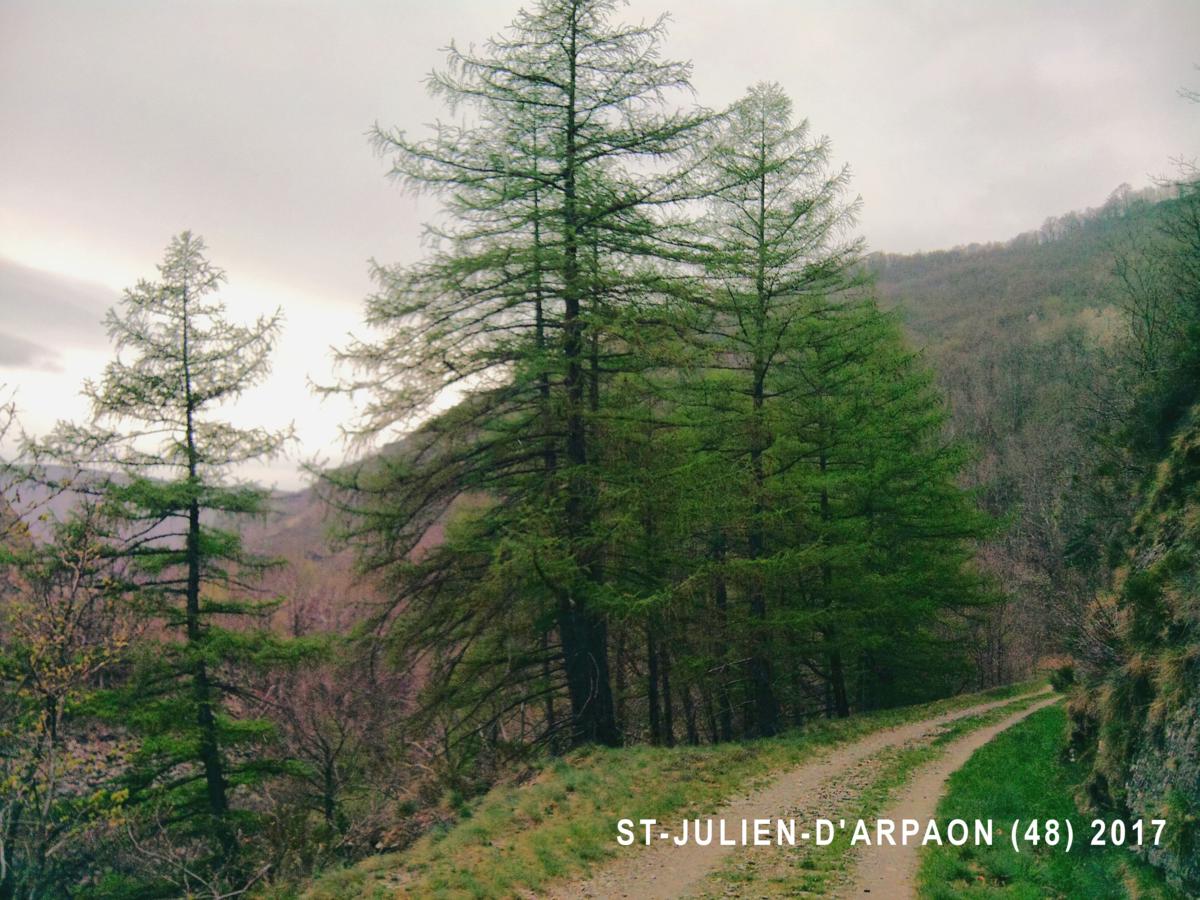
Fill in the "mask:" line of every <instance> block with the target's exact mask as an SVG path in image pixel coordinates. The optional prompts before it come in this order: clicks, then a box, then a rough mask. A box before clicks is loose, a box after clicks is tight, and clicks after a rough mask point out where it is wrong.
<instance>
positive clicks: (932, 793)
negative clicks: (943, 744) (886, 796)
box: [836, 697, 1058, 900]
mask: <svg viewBox="0 0 1200 900" xmlns="http://www.w3.org/2000/svg"><path fill="white" fill-rule="evenodd" d="M1057 701H1058V697H1049V698H1047V699H1046V700H1043V701H1041V702H1040V703H1035V704H1033V705H1032V706H1028V707H1026V708H1025V709H1023V710H1021V711H1020V712H1017V713H1014V714H1013V715H1011V716H1009V717H1008V718H1006V719H1003V720H1001V721H1000V722H997V723H996V724H994V725H988V726H986V727H984V728H979V729H976V730H975V731H972V732H970V733H969V734H966V735H964V736H963V737H961V738H959V739H958V740H957V741H955V742H954V743H952V744H950V745H949V746H948V747H947V748H946V751H945V752H944V753H943V754H942V755H941V756H939V757H938V758H937V759H935V760H934V761H933V762H931V763H929V764H928V765H926V766H923V767H922V768H921V769H920V770H918V772H917V774H916V777H915V778H914V779H913V780H912V782H910V783H909V784H908V785H906V786H905V787H904V789H903V791H902V793H901V795H900V796H899V797H898V798H897V799H896V800H895V802H893V803H892V804H891V806H889V807H888V808H887V809H885V810H884V811H883V812H881V813H880V814H879V818H880V819H891V820H892V821H893V822H897V823H898V822H899V821H900V820H901V819H915V820H916V821H918V822H926V821H928V820H929V819H932V818H933V817H934V812H935V811H936V810H937V805H938V801H939V800H940V799H941V797H942V794H943V793H944V792H945V789H946V779H947V778H949V777H950V776H951V775H952V774H953V773H954V772H956V771H957V770H958V769H959V768H961V767H962V765H963V764H964V763H965V762H966V761H967V760H968V759H970V758H971V754H972V753H974V752H975V751H976V750H978V749H979V748H980V747H982V746H983V745H984V744H986V743H987V742H988V741H990V740H991V739H992V738H994V737H995V736H996V735H998V734H999V733H1000V732H1002V731H1004V730H1005V729H1006V728H1009V727H1011V726H1013V725H1016V724H1017V723H1018V722H1020V721H1021V720H1022V719H1024V718H1025V717H1026V716H1029V715H1032V714H1033V713H1035V712H1037V711H1038V710H1039V709H1043V708H1045V707H1047V706H1050V705H1051V704H1053V703H1056V702H1057ZM897 829H899V825H897ZM920 851H921V848H920V846H919V845H910V846H907V847H906V846H896V847H892V846H888V845H884V846H882V847H865V848H863V849H862V853H861V855H860V856H859V858H858V859H857V861H856V863H855V867H854V875H853V881H852V882H851V886H850V887H847V888H844V889H840V890H838V891H837V893H836V896H838V897H868V896H869V897H887V898H889V900H892V898H895V900H900V898H908V897H916V896H917V891H916V878H917V864H918V862H919V856H920Z"/></svg>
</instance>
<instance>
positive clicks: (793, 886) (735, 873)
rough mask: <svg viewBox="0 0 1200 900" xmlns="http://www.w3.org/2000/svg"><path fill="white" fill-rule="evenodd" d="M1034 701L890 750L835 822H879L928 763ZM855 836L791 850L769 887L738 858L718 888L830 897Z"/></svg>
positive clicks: (722, 873)
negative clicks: (957, 742) (747, 885)
mask: <svg viewBox="0 0 1200 900" xmlns="http://www.w3.org/2000/svg"><path fill="white" fill-rule="evenodd" d="M1041 699H1042V698H1041V697H1032V698H1029V699H1027V700H1022V701H1020V702H1016V703H1009V704H1006V705H1004V706H1001V707H998V708H997V709H993V710H989V711H988V712H984V713H978V714H976V715H971V716H965V717H963V718H961V719H958V720H956V721H954V722H951V723H949V724H947V725H945V726H944V727H943V728H942V730H941V731H940V732H938V734H937V735H936V736H935V737H934V738H933V739H932V740H929V741H928V742H927V743H920V744H917V745H915V746H902V747H895V748H891V749H889V750H885V751H884V752H883V753H881V754H880V755H879V757H878V760H879V766H878V773H879V774H878V776H877V777H876V778H874V779H872V781H871V782H870V783H869V784H867V785H866V786H864V787H863V789H862V790H861V792H860V793H858V794H857V795H856V796H854V798H853V799H852V801H851V805H850V806H847V807H845V808H844V809H838V810H837V811H836V814H835V815H834V816H833V817H834V818H845V819H846V820H847V821H851V820H854V819H873V818H875V817H876V816H877V815H879V813H880V812H882V811H883V809H884V808H885V807H886V806H887V805H888V804H889V803H891V802H892V800H893V799H894V798H895V797H896V795H897V794H898V793H899V792H900V789H901V788H903V787H904V786H905V785H906V784H908V782H909V780H910V779H911V777H912V775H913V773H914V772H915V771H916V770H917V769H918V768H920V767H921V766H923V765H925V764H926V763H928V762H932V761H933V760H934V759H936V758H937V757H939V756H941V754H942V753H943V752H944V750H945V748H946V746H947V745H949V744H950V743H952V742H953V741H955V740H957V739H958V738H960V737H963V736H964V735H966V734H969V733H970V732H972V731H975V730H976V729H979V728H983V727H985V726H987V725H992V724H994V723H996V722H999V721H1000V720H1002V719H1006V718H1008V717H1009V716H1011V715H1012V714H1013V713H1015V712H1018V711H1020V710H1022V709H1026V708H1027V707H1029V706H1032V705H1033V704H1034V703H1037V702H1039V701H1040V700H1041ZM850 837H851V832H850V831H848V830H839V831H838V832H837V833H836V835H835V837H834V839H833V841H832V842H831V843H829V844H827V845H825V846H822V847H817V846H815V845H812V844H809V845H804V846H801V847H799V848H788V849H787V850H786V851H784V852H786V853H787V854H788V858H789V865H788V867H787V869H786V870H785V871H784V872H783V873H781V874H778V875H775V876H773V877H771V878H770V880H769V883H768V884H762V883H761V881H760V882H755V877H756V873H755V872H754V870H753V863H752V862H750V864H749V865H747V863H748V861H749V860H752V857H750V858H749V860H748V858H747V857H746V855H745V854H741V855H735V856H734V858H733V859H731V860H730V861H729V862H728V863H727V864H726V865H725V866H724V867H723V868H722V869H721V870H719V871H718V872H717V873H715V876H714V878H715V881H716V883H717V884H724V885H726V886H731V885H733V884H736V883H739V882H740V883H751V884H753V887H754V890H753V891H752V892H751V893H753V895H755V896H759V895H760V894H763V893H764V892H765V894H766V895H775V894H779V895H783V896H796V895H797V894H814V895H817V896H826V895H828V894H830V893H831V892H832V891H833V890H834V889H835V888H836V887H837V885H838V884H839V883H840V882H841V881H842V880H843V878H844V876H845V873H846V872H847V870H848V868H849V866H850V865H851V864H852V862H853V855H852V854H851V852H850Z"/></svg>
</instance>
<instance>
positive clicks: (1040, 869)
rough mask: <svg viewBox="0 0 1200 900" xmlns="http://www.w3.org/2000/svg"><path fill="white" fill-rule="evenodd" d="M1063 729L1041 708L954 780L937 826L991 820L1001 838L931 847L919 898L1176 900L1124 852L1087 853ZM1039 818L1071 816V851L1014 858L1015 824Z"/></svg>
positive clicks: (1077, 774) (1056, 716)
mask: <svg viewBox="0 0 1200 900" xmlns="http://www.w3.org/2000/svg"><path fill="white" fill-rule="evenodd" d="M1065 728H1066V722H1065V713H1064V712H1063V710H1062V709H1061V708H1060V707H1058V706H1053V707H1049V708H1047V709H1044V710H1040V711H1039V712H1036V713H1034V714H1033V715H1032V716H1030V717H1029V718H1028V719H1026V720H1025V721H1024V722H1021V723H1018V724H1017V725H1014V726H1013V727H1012V728H1010V729H1008V730H1006V731H1004V732H1002V733H1001V734H1000V735H998V736H997V737H996V738H995V739H994V740H992V741H991V742H989V743H988V744H986V745H985V746H983V747H981V748H980V749H979V750H978V751H976V752H975V753H974V754H973V755H972V756H971V759H970V760H969V761H968V762H967V764H966V765H965V766H963V767H962V768H961V769H959V770H958V771H957V772H955V773H954V774H953V775H952V776H951V777H950V781H949V783H948V785H947V791H946V795H945V796H944V797H943V798H942V801H941V803H939V804H938V810H937V817H938V821H939V822H945V821H947V820H949V819H952V818H961V819H966V820H968V821H969V820H971V819H974V818H980V819H989V818H990V819H992V820H993V821H994V822H995V823H996V840H995V843H994V845H993V846H991V847H974V846H970V845H966V846H963V847H950V846H944V847H937V846H932V847H928V848H926V849H925V850H924V851H923V853H922V861H921V870H920V874H919V884H920V888H921V890H920V894H921V896H922V897H929V898H931V900H950V898H957V897H963V896H970V897H982V898H986V897H1004V898H1009V900H1024V898H1029V900H1041V898H1043V897H1068V898H1075V897H1079V898H1089V900H1105V898H1113V900H1116V898H1125V897H1134V898H1149V897H1161V898H1175V897H1179V896H1180V895H1179V894H1177V893H1175V892H1173V891H1172V890H1171V889H1170V888H1168V887H1167V886H1166V885H1165V883H1164V882H1163V880H1162V879H1161V877H1160V876H1159V875H1158V874H1157V873H1156V872H1155V871H1154V870H1153V869H1151V868H1150V867H1149V866H1148V865H1146V864H1145V863H1143V862H1142V861H1141V860H1140V859H1138V858H1137V857H1136V856H1134V854H1133V853H1132V852H1130V851H1129V850H1128V849H1125V848H1120V847H1092V846H1091V845H1090V843H1089V838H1090V836H1091V829H1090V828H1089V827H1088V826H1089V823H1090V821H1091V817H1088V816H1083V815H1081V814H1080V813H1079V811H1078V810H1077V809H1076V808H1075V802H1074V799H1073V796H1074V791H1075V785H1076V784H1077V783H1078V782H1079V781H1080V779H1081V778H1082V772H1081V771H1079V768H1078V766H1076V765H1074V764H1071V763H1069V762H1066V761H1065V760H1064V758H1063V754H1062V750H1063V743H1064V739H1063V735H1064V733H1065ZM1035 817H1036V818H1038V819H1040V820H1047V819H1051V818H1053V819H1058V820H1060V821H1062V820H1065V819H1068V818H1069V819H1070V820H1071V822H1072V824H1073V826H1074V830H1075V842H1074V846H1073V847H1072V849H1071V851H1070V852H1069V853H1066V852H1063V850H1062V847H1061V846H1060V847H1058V848H1048V847H1046V846H1044V845H1043V846H1039V847H1037V848H1032V847H1028V846H1027V845H1026V844H1024V843H1022V845H1021V852H1020V853H1017V852H1015V851H1014V850H1013V848H1012V845H1011V844H1010V843H1009V841H1010V837H1009V833H1008V827H1009V825H1010V824H1011V823H1012V821H1013V820H1015V819H1019V820H1021V823H1022V824H1021V825H1020V826H1019V830H1020V831H1022V832H1024V830H1025V828H1026V827H1027V823H1028V822H1029V821H1030V820H1031V819H1033V818H1035ZM1002 832H1003V833H1002Z"/></svg>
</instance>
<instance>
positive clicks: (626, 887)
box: [545, 691, 1045, 900]
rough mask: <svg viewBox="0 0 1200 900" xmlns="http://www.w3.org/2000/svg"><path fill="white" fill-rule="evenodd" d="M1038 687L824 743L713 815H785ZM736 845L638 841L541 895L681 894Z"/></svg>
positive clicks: (730, 829)
mask: <svg viewBox="0 0 1200 900" xmlns="http://www.w3.org/2000/svg"><path fill="white" fill-rule="evenodd" d="M1041 693H1045V691H1042V692H1034V693H1032V694H1025V695H1022V696H1020V697H1009V698H1007V699H1004V700H996V701H992V702H989V703H981V704H977V705H975V706H969V707H965V708H963V709H957V710H954V711H952V712H948V713H943V714H942V715H939V716H934V717H932V718H929V719H923V720H921V721H919V722H912V723H909V724H907V725H898V726H896V727H893V728H885V729H881V730H880V731H876V732H872V733H871V734H868V735H865V736H864V737H861V738H859V739H858V740H856V741H853V742H850V743H847V744H843V745H841V746H837V747H833V748H830V749H829V750H826V751H824V752H822V753H821V754H819V755H818V756H817V757H816V758H814V759H813V760H811V761H810V762H807V763H803V764H802V765H799V766H796V767H795V768H792V769H790V770H788V771H786V772H784V773H783V774H781V775H779V776H777V777H776V778H775V779H773V780H772V781H771V782H769V783H768V784H767V785H765V786H764V787H762V788H759V789H757V790H753V791H751V792H749V793H747V794H743V795H741V796H739V797H735V798H731V799H730V800H728V801H726V803H725V804H724V805H723V806H722V807H721V808H720V809H718V810H716V811H715V813H714V814H713V818H714V820H724V822H725V828H726V831H727V833H729V834H737V833H738V832H739V831H740V828H741V821H742V820H743V819H754V818H764V817H775V816H784V815H785V813H786V811H787V810H794V809H798V808H803V807H804V806H805V805H807V804H806V801H808V800H809V799H810V798H813V797H815V796H818V795H820V794H821V793H822V788H823V787H824V786H825V785H826V784H827V783H828V782H830V781H832V780H833V779H836V778H837V777H838V776H839V775H842V774H844V773H846V772H847V771H849V770H851V769H852V768H853V767H855V766H856V765H858V764H859V763H861V762H863V761H864V760H868V759H869V758H870V757H872V756H875V755H877V754H879V753H881V752H883V751H885V750H888V749H889V748H893V747H897V746H900V745H903V744H906V743H909V742H912V741H918V740H921V739H922V738H923V737H925V736H927V735H928V734H929V733H930V732H935V731H937V730H938V729H940V728H941V727H943V726H945V725H948V724H950V723H952V722H955V721H957V720H958V719H963V718H966V717H969V716H976V715H980V714H983V713H986V712H989V711H991V710H993V709H997V708H999V707H1003V706H1008V705H1010V704H1013V703H1019V702H1021V701H1022V700H1028V699H1030V698H1032V697H1036V696H1038V695H1040V694H1041ZM1006 721H1007V720H1006ZM951 746H956V745H951ZM968 755H969V754H968ZM689 818H690V817H689ZM714 827H719V826H714ZM737 849H739V848H735V847H721V846H716V845H715V843H714V845H711V846H708V847H701V846H698V845H696V844H695V843H689V844H686V845H685V846H682V847H677V846H675V844H674V843H672V842H669V841H665V842H656V843H654V844H652V845H651V846H649V847H646V846H643V845H640V844H637V845H635V846H633V847H631V848H629V850H627V851H626V852H624V853H623V855H621V856H619V857H617V859H615V860H614V861H612V862H610V863H608V864H607V865H605V866H603V867H602V868H601V869H600V870H599V871H597V872H596V873H595V874H594V875H593V876H592V877H591V878H588V879H586V880H582V881H572V882H569V883H567V884H563V885H560V886H559V887H557V888H556V889H553V890H551V891H550V892H548V893H547V894H546V895H545V896H547V897H553V898H560V900H568V898H579V897H587V898H602V897H603V898H610V897H611V898H637V900H643V898H645V900H652V898H671V897H682V896H687V895H688V894H689V893H691V892H693V891H695V890H696V889H698V888H700V887H701V885H702V882H703V881H704V879H705V878H706V877H707V876H708V875H710V874H711V873H712V872H714V871H715V870H716V869H717V868H719V867H720V866H721V864H722V863H723V862H724V861H725V860H726V858H727V857H728V856H729V854H730V853H732V852H734V851H735V850H737ZM875 896H880V895H879V894H876V895H875ZM883 896H889V895H887V894H884V895H883Z"/></svg>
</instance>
